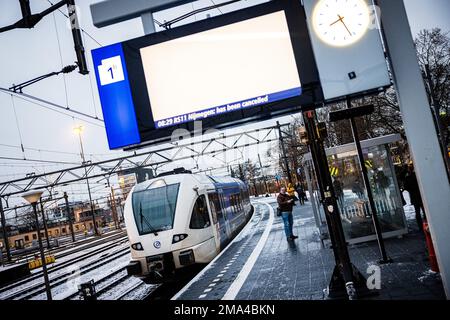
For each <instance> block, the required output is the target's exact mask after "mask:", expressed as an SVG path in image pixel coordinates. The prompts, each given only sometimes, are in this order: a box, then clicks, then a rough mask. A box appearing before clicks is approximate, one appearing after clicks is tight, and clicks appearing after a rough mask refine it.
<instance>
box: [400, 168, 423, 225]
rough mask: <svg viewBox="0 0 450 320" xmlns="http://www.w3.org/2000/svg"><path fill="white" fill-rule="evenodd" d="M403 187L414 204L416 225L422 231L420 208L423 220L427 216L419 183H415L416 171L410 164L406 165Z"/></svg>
mask: <svg viewBox="0 0 450 320" xmlns="http://www.w3.org/2000/svg"><path fill="white" fill-rule="evenodd" d="M403 188H404V189H405V190H406V191H408V193H409V198H410V200H411V204H412V205H413V206H414V210H415V211H416V221H417V226H418V227H419V230H420V231H423V220H422V215H421V213H420V209H422V211H423V214H424V217H425V221H426V220H427V216H426V214H425V209H424V208H423V202H422V197H421V196H420V190H419V184H418V183H417V178H416V173H415V172H414V166H413V165H412V164H409V165H408V172H407V173H406V175H405V177H404V180H403Z"/></svg>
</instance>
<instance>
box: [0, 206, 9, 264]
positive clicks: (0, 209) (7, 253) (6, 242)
mask: <svg viewBox="0 0 450 320" xmlns="http://www.w3.org/2000/svg"><path fill="white" fill-rule="evenodd" d="M0 215H1V219H2V233H3V242H4V243H5V249H6V258H7V259H8V261H11V249H10V247H9V239H8V231H7V230H6V217H5V212H4V211H3V198H1V197H0ZM0 250H1V249H0Z"/></svg>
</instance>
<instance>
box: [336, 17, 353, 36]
mask: <svg viewBox="0 0 450 320" xmlns="http://www.w3.org/2000/svg"><path fill="white" fill-rule="evenodd" d="M338 16H339V15H338ZM339 17H341V16H339ZM341 22H342V23H343V24H344V27H345V29H347V31H348V33H349V34H350V37H351V36H352V33H351V32H350V30H349V29H348V28H347V25H346V24H345V22H344V17H342V19H341Z"/></svg>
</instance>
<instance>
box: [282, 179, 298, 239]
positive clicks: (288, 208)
mask: <svg viewBox="0 0 450 320" xmlns="http://www.w3.org/2000/svg"><path fill="white" fill-rule="evenodd" d="M277 202H278V207H279V208H280V211H281V216H282V217H283V222H284V232H285V233H286V237H287V240H294V239H297V238H298V237H297V236H295V235H294V234H293V231H292V228H293V225H294V218H293V216H292V208H293V206H294V199H292V197H291V196H289V194H288V193H287V192H286V188H284V187H283V188H281V190H280V193H279V194H278V197H277Z"/></svg>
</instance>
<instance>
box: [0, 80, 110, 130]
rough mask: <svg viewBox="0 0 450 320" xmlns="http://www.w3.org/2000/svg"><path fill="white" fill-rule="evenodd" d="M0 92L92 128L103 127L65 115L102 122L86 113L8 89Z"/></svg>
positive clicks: (0, 88) (1, 89) (2, 89)
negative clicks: (89, 125) (84, 123)
mask: <svg viewBox="0 0 450 320" xmlns="http://www.w3.org/2000/svg"><path fill="white" fill-rule="evenodd" d="M0 92H3V93H5V94H12V95H15V97H16V98H19V99H21V100H24V101H27V102H30V103H32V104H35V105H37V106H40V107H42V108H45V109H48V110H52V111H54V112H57V113H60V114H63V115H65V116H68V117H71V118H75V119H78V120H81V121H84V122H86V123H89V124H92V125H94V126H98V127H102V128H104V125H103V124H100V123H94V122H92V121H89V120H86V119H83V118H79V117H76V116H74V115H71V114H67V113H66V112H72V113H75V114H78V115H81V116H83V117H86V118H90V119H93V120H97V121H101V122H103V119H100V118H96V117H94V116H91V115H89V114H86V113H83V112H80V111H77V110H74V109H71V108H66V107H63V106H61V105H59V104H56V103H54V102H51V101H47V100H45V99H41V98H38V97H36V96H33V95H30V94H25V93H16V92H13V91H11V90H9V89H5V88H2V87H0ZM38 101H39V102H38ZM44 104H48V105H50V106H52V107H55V108H58V109H62V110H65V111H66V112H63V111H59V110H55V109H53V108H52V107H49V106H46V105H44Z"/></svg>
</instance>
